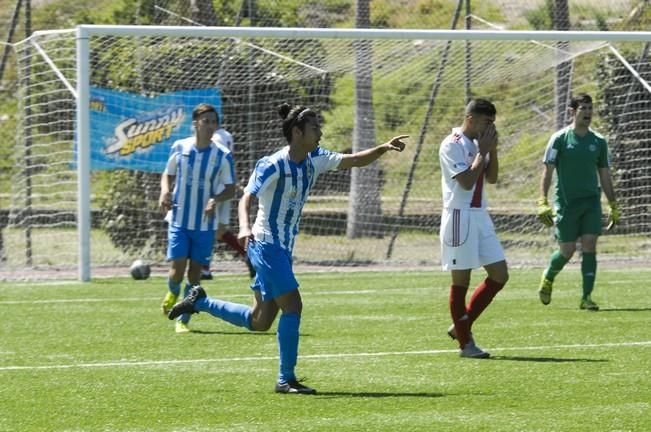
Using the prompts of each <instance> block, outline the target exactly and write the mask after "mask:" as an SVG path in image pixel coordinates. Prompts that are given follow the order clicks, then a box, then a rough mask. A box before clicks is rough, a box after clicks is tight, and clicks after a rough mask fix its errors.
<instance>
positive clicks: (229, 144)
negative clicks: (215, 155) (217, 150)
mask: <svg viewBox="0 0 651 432" xmlns="http://www.w3.org/2000/svg"><path fill="white" fill-rule="evenodd" d="M212 140H213V141H216V142H218V143H220V144H221V145H223V146H224V147H226V148H227V149H229V150H230V151H231V153H233V135H231V133H230V132H229V131H227V130H226V129H224V128H223V127H220V128H219V129H217V130H216V131H215V133H214V134H213V136H212Z"/></svg>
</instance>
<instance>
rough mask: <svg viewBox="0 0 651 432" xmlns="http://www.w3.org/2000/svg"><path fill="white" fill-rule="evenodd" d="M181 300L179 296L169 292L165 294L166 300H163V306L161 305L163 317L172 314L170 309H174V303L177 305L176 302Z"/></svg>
mask: <svg viewBox="0 0 651 432" xmlns="http://www.w3.org/2000/svg"><path fill="white" fill-rule="evenodd" d="M178 298H179V295H178V294H173V293H171V292H169V291H168V292H167V294H165V298H164V299H163V304H161V308H162V309H163V315H167V314H168V313H170V309H172V306H174V303H176V300H177V299H178Z"/></svg>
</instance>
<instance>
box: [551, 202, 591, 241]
mask: <svg viewBox="0 0 651 432" xmlns="http://www.w3.org/2000/svg"><path fill="white" fill-rule="evenodd" d="M583 234H594V235H600V234H601V197H591V198H582V199H580V200H576V201H573V202H572V203H570V204H569V205H566V206H560V205H558V203H557V204H556V238H557V239H558V241H559V242H561V243H565V242H573V241H576V239H578V238H579V237H581V236H582V235H583Z"/></svg>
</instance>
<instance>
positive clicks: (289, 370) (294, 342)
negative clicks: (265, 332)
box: [278, 313, 301, 383]
mask: <svg viewBox="0 0 651 432" xmlns="http://www.w3.org/2000/svg"><path fill="white" fill-rule="evenodd" d="M300 325H301V316H300V315H299V314H297V313H284V314H282V315H280V320H278V349H279V351H280V371H279V372H278V382H281V383H282V382H287V381H289V380H295V379H296V375H295V374H294V368H295V367H296V360H297V358H298V336H299V331H298V329H299V327H300Z"/></svg>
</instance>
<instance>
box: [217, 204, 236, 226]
mask: <svg viewBox="0 0 651 432" xmlns="http://www.w3.org/2000/svg"><path fill="white" fill-rule="evenodd" d="M231 202H232V200H228V201H222V202H220V203H219V204H217V209H216V210H215V213H216V214H217V223H218V224H219V225H230V223H231Z"/></svg>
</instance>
